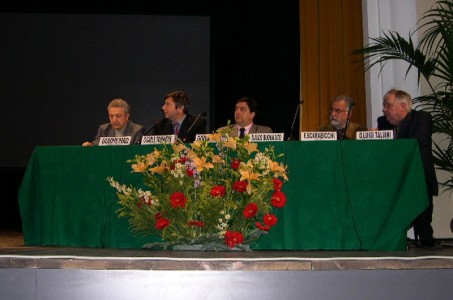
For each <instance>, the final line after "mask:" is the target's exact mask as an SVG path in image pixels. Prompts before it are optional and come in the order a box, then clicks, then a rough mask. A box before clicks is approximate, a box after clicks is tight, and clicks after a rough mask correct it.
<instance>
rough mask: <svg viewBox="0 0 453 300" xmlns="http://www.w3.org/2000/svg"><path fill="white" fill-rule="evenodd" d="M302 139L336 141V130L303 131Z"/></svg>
mask: <svg viewBox="0 0 453 300" xmlns="http://www.w3.org/2000/svg"><path fill="white" fill-rule="evenodd" d="M300 140H301V141H336V140H337V132H336V131H302V132H301V133H300Z"/></svg>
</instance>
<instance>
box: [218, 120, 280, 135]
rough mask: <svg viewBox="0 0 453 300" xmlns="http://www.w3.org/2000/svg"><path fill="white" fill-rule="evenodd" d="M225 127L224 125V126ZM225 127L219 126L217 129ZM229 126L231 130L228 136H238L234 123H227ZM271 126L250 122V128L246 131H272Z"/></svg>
mask: <svg viewBox="0 0 453 300" xmlns="http://www.w3.org/2000/svg"><path fill="white" fill-rule="evenodd" d="M225 127H226V126H225ZM225 127H221V128H219V129H217V130H221V129H223V128H225ZM229 127H230V128H231V132H230V136H231V137H238V136H239V134H238V131H237V129H236V128H237V127H236V124H231V125H229ZM272 132H273V131H272V128H270V127H268V126H263V125H257V124H255V123H253V124H252V127H250V130H249V132H248V133H272Z"/></svg>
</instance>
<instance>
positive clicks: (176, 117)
mask: <svg viewBox="0 0 453 300" xmlns="http://www.w3.org/2000/svg"><path fill="white" fill-rule="evenodd" d="M189 108H190V100H189V96H188V95H187V94H186V93H185V92H182V91H174V92H171V93H169V94H167V95H165V98H164V105H163V106H162V112H163V113H164V116H165V118H164V119H161V120H160V121H158V122H157V123H156V124H155V128H154V130H153V131H152V135H166V134H175V135H176V136H177V138H178V139H179V140H181V141H182V142H184V143H192V142H193V141H194V140H195V136H196V135H197V134H205V133H206V119H205V118H204V116H203V114H199V115H198V116H192V115H190V114H189Z"/></svg>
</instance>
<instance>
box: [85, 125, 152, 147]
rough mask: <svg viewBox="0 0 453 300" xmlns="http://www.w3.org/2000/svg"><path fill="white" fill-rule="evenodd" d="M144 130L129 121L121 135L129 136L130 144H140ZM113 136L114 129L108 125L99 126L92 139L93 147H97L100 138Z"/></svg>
mask: <svg viewBox="0 0 453 300" xmlns="http://www.w3.org/2000/svg"><path fill="white" fill-rule="evenodd" d="M144 130H145V129H144V128H143V126H142V125H139V124H135V123H132V122H131V121H130V120H129V121H127V124H126V126H125V128H124V131H123V135H124V136H131V137H132V138H131V144H140V142H141V140H142V136H143V131H144ZM110 136H115V129H113V127H112V125H111V124H110V123H106V124H102V125H101V126H99V129H98V133H97V134H96V137H95V138H94V141H93V145H96V146H97V145H99V141H100V139H101V137H110Z"/></svg>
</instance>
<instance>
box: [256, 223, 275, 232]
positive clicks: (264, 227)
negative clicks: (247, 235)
mask: <svg viewBox="0 0 453 300" xmlns="http://www.w3.org/2000/svg"><path fill="white" fill-rule="evenodd" d="M255 225H256V228H258V229H261V230H264V231H269V229H271V227H270V226H269V225H263V224H261V223H260V222H256V224H255Z"/></svg>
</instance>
